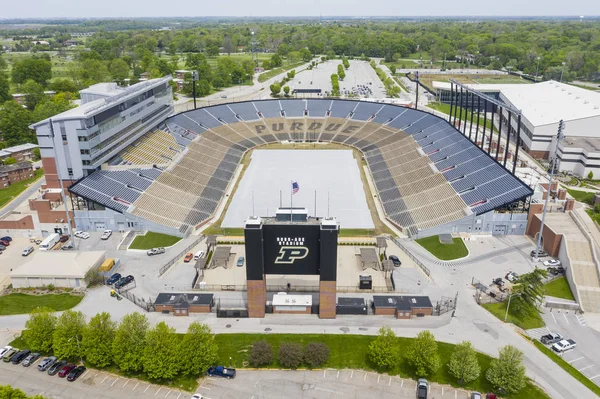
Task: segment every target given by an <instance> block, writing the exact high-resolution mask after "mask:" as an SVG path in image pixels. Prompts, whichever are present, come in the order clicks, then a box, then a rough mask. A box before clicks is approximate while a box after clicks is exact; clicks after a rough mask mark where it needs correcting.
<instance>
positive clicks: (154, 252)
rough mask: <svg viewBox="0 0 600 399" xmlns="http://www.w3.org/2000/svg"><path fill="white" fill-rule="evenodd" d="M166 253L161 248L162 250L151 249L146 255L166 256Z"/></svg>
mask: <svg viewBox="0 0 600 399" xmlns="http://www.w3.org/2000/svg"><path fill="white" fill-rule="evenodd" d="M164 253H165V249H164V248H162V247H160V248H152V249H149V250H148V252H146V255H148V256H152V255H159V254H164Z"/></svg>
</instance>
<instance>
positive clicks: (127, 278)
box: [115, 274, 134, 288]
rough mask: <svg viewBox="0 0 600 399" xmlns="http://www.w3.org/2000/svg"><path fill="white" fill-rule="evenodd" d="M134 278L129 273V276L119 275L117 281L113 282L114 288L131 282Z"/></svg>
mask: <svg viewBox="0 0 600 399" xmlns="http://www.w3.org/2000/svg"><path fill="white" fill-rule="evenodd" d="M133 280H134V278H133V276H132V275H131V274H130V275H129V276H125V277H121V278H120V279H119V281H117V282H116V283H115V288H121V287H124V286H126V285H127V284H129V283H131V282H132V281H133Z"/></svg>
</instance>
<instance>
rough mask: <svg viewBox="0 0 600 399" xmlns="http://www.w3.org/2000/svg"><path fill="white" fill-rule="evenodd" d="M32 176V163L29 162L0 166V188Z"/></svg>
mask: <svg viewBox="0 0 600 399" xmlns="http://www.w3.org/2000/svg"><path fill="white" fill-rule="evenodd" d="M32 177H33V165H32V164H31V163H29V162H20V163H17V164H13V165H6V166H0V189H3V188H7V187H8V186H10V185H11V184H14V183H16V182H20V181H23V180H28V179H31V178H32Z"/></svg>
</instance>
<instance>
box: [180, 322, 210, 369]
mask: <svg viewBox="0 0 600 399" xmlns="http://www.w3.org/2000/svg"><path fill="white" fill-rule="evenodd" d="M218 350H219V348H218V347H217V344H216V343H215V337H214V335H213V333H212V331H211V330H210V327H209V326H207V325H206V324H201V323H199V322H197V321H195V322H193V323H191V324H190V325H189V327H188V330H187V333H186V334H185V335H184V336H183V340H182V341H181V345H180V346H179V352H180V355H179V359H180V364H181V371H182V372H183V374H186V375H197V374H198V373H199V372H201V371H205V370H207V369H208V368H209V367H210V366H212V365H213V364H215V362H216V361H217V352H218Z"/></svg>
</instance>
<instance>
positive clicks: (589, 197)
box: [567, 189, 594, 205]
mask: <svg viewBox="0 0 600 399" xmlns="http://www.w3.org/2000/svg"><path fill="white" fill-rule="evenodd" d="M567 192H568V193H569V194H570V195H571V197H573V198H575V200H576V201H579V202H584V203H586V204H588V205H592V204H593V203H594V193H592V192H588V191H579V190H569V189H567Z"/></svg>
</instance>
